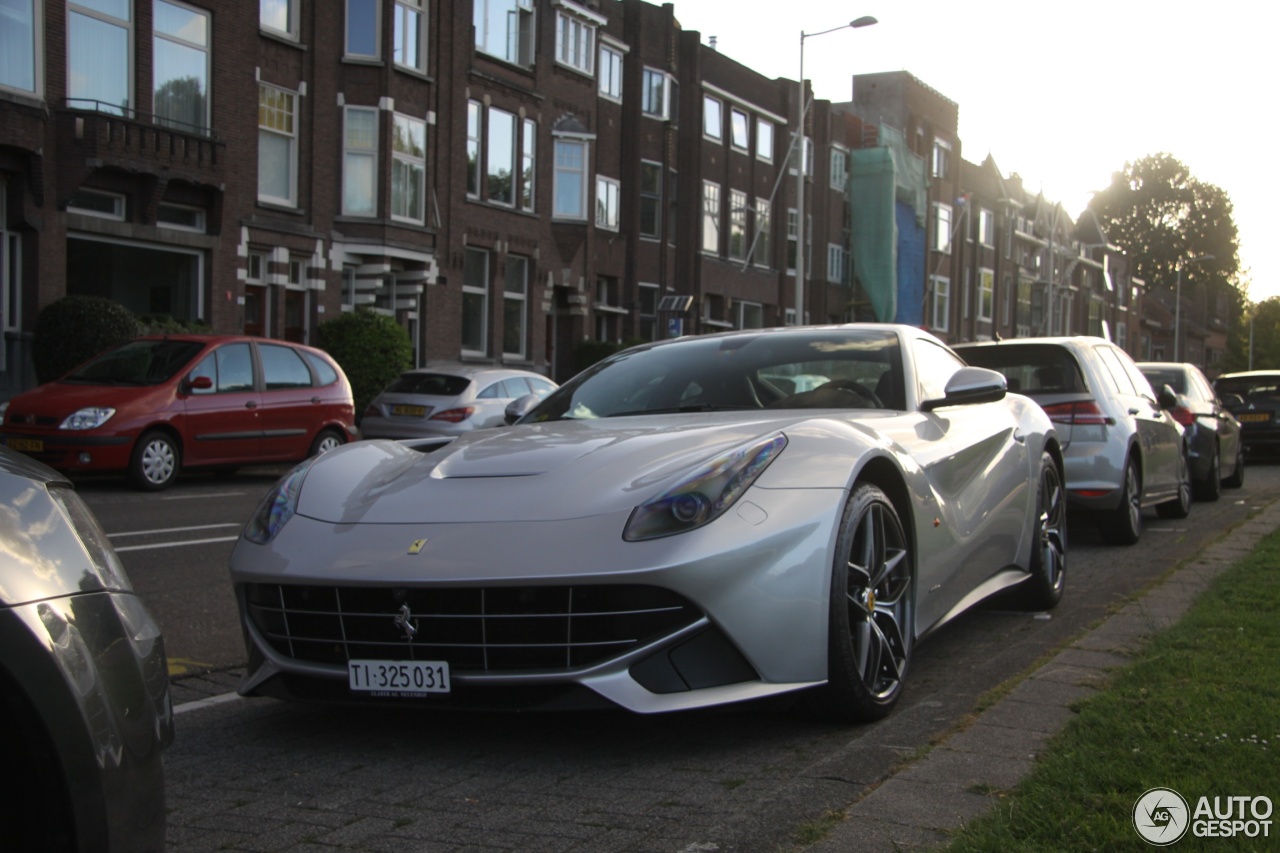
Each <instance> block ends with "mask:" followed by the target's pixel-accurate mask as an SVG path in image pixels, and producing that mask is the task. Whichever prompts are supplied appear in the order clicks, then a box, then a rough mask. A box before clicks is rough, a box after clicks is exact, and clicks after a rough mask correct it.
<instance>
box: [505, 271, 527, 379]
mask: <svg viewBox="0 0 1280 853" xmlns="http://www.w3.org/2000/svg"><path fill="white" fill-rule="evenodd" d="M528 341H529V259H528V258H526V257H523V256H521V255H507V270H506V274H505V275H504V276H503V284H502V354H503V355H507V356H513V357H515V358H525V356H526V354H527V353H528Z"/></svg>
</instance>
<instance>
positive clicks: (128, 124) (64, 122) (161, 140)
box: [57, 99, 226, 171]
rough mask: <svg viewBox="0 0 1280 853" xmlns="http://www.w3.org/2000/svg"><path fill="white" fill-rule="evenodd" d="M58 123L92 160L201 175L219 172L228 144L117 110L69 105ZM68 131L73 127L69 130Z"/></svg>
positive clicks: (204, 132)
mask: <svg viewBox="0 0 1280 853" xmlns="http://www.w3.org/2000/svg"><path fill="white" fill-rule="evenodd" d="M57 113H58V123H59V125H60V127H61V128H63V129H65V130H66V131H68V133H67V136H64V137H63V138H64V139H65V138H68V137H69V138H71V139H74V140H75V142H76V143H77V144H79V145H82V146H83V147H84V148H85V149H87V150H86V152H85V153H86V154H87V155H88V156H90V157H104V156H108V155H111V154H114V155H116V156H118V157H125V158H136V159H139V160H147V161H152V162H156V163H162V164H164V165H168V166H179V167H183V168H187V169H194V170H199V171H205V170H212V169H216V168H217V166H218V161H219V158H220V157H221V156H222V153H223V149H224V148H226V143H225V142H222V141H221V140H220V139H218V137H217V135H216V134H214V133H213V132H212V131H210V130H208V129H207V128H201V127H197V126H195V125H190V124H185V123H183V122H178V121H174V120H172V119H168V118H164V117H162V116H157V115H153V114H151V113H143V112H138V111H137V110H123V109H121V108H120V107H118V106H115V105H113V104H106V103H103V102H101V101H91V100H85V99H68V100H66V101H64V102H63V104H62V106H61V107H60V108H59V109H58V111H57ZM68 125H69V127H68Z"/></svg>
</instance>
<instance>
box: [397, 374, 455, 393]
mask: <svg viewBox="0 0 1280 853" xmlns="http://www.w3.org/2000/svg"><path fill="white" fill-rule="evenodd" d="M470 384H471V380H470V379H468V378H467V377H465V376H454V375H452V374H449V373H403V374H401V375H400V377H399V378H398V379H396V380H395V381H394V382H392V383H391V384H390V385H388V386H387V391H388V392H391V393H395V394H426V395H427V396H430V397H457V396H458V395H459V394H461V393H462V392H463V391H466V390H467V386H469V385H470Z"/></svg>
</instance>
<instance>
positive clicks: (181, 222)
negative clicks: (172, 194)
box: [156, 201, 205, 234]
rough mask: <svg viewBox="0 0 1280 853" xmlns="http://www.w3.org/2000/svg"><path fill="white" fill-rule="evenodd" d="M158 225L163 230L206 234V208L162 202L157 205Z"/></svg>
mask: <svg viewBox="0 0 1280 853" xmlns="http://www.w3.org/2000/svg"><path fill="white" fill-rule="evenodd" d="M156 225H158V226H159V227H161V228H173V229H176V230H179V231H194V232H196V233H198V234H203V233H205V212H204V208H201V207H193V206H192V205H189V204H174V203H173V202H169V201H162V202H160V204H158V205H156Z"/></svg>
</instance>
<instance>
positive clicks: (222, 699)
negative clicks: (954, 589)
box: [173, 693, 242, 716]
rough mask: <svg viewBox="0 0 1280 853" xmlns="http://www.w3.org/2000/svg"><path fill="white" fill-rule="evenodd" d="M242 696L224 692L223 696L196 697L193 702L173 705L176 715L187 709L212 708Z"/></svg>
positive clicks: (183, 712)
mask: <svg viewBox="0 0 1280 853" xmlns="http://www.w3.org/2000/svg"><path fill="white" fill-rule="evenodd" d="M240 698H242V697H241V696H240V694H239V693H223V694H222V695H221V696H210V697H209V698H207V699H196V700H194V701H192V702H183V703H182V704H181V705H174V706H173V713H174V715H175V716H176V715H178V714H185V713H186V712H187V711H199V710H200V709H201V708H212V707H213V706H214V705H224V704H226V703H227V702H234V701H235V700H237V699H240Z"/></svg>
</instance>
